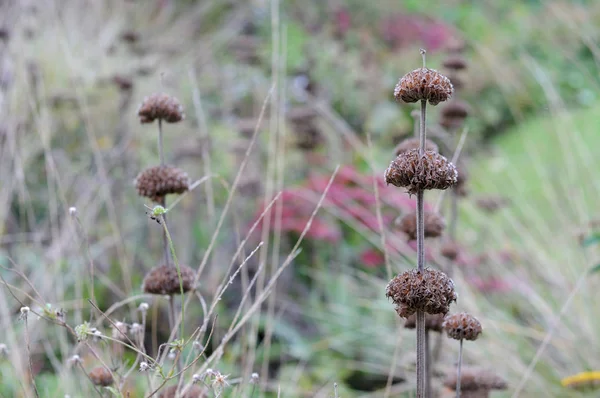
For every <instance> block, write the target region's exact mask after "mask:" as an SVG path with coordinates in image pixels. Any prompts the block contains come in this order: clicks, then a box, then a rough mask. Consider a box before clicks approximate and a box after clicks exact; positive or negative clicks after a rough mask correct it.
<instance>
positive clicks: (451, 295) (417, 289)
mask: <svg viewBox="0 0 600 398" xmlns="http://www.w3.org/2000/svg"><path fill="white" fill-rule="evenodd" d="M386 297H388V298H391V299H392V301H393V302H394V304H395V305H396V312H397V313H398V315H400V316H401V317H402V318H408V317H409V316H410V315H412V314H414V313H415V312H417V311H425V312H426V313H429V314H446V313H447V312H448V311H449V309H450V304H451V303H452V302H453V301H456V297H457V296H456V292H455V291H454V282H452V279H450V278H448V276H447V275H446V274H444V273H443V272H441V271H437V270H433V269H429V268H426V269H425V270H423V272H419V271H418V270H414V269H413V270H410V271H405V272H403V273H402V274H399V275H398V276H396V277H395V278H393V279H392V280H391V281H390V282H389V283H388V285H387V288H386Z"/></svg>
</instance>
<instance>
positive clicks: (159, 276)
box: [142, 264, 194, 295]
mask: <svg viewBox="0 0 600 398" xmlns="http://www.w3.org/2000/svg"><path fill="white" fill-rule="evenodd" d="M180 270H181V283H182V285H183V292H184V293H186V292H189V291H190V290H192V289H193V286H194V271H193V270H192V269H191V268H190V267H187V266H185V265H180ZM142 290H143V291H144V293H150V294H169V295H172V294H179V293H181V289H180V286H179V276H178V275H177V268H175V266H174V265H170V264H165V265H160V266H158V267H155V268H152V269H151V270H150V272H148V273H147V274H146V276H145V277H144V281H143V282H142Z"/></svg>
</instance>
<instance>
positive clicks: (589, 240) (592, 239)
mask: <svg viewBox="0 0 600 398" xmlns="http://www.w3.org/2000/svg"><path fill="white" fill-rule="evenodd" d="M597 243H600V233H598V232H596V233H594V234H592V235H590V236H588V237H586V238H585V239H584V240H583V242H581V245H582V246H583V247H588V246H591V245H595V244H597Z"/></svg>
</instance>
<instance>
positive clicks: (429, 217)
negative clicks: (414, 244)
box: [399, 211, 446, 240]
mask: <svg viewBox="0 0 600 398" xmlns="http://www.w3.org/2000/svg"><path fill="white" fill-rule="evenodd" d="M424 216H425V217H424V220H423V221H424V222H425V237H426V238H437V237H438V236H441V235H442V232H443V231H444V228H445V227H446V223H445V222H444V219H443V218H442V216H440V215H439V214H438V213H434V212H432V211H426V212H425V214H424ZM399 228H400V231H402V232H404V233H405V234H406V235H407V236H408V239H409V240H415V239H417V212H412V213H409V214H406V215H404V217H402V218H401V219H400V223H399Z"/></svg>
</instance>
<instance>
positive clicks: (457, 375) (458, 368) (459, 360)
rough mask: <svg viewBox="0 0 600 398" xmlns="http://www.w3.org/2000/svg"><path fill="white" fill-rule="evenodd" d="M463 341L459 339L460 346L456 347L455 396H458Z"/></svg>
mask: <svg viewBox="0 0 600 398" xmlns="http://www.w3.org/2000/svg"><path fill="white" fill-rule="evenodd" d="M462 351H463V341H462V339H460V348H459V349H458V364H457V365H456V398H460V371H461V368H462Z"/></svg>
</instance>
